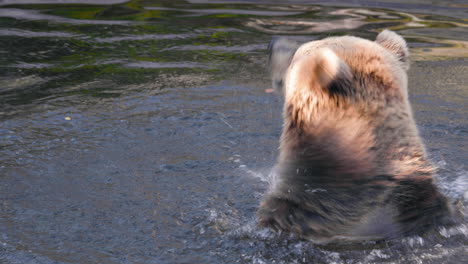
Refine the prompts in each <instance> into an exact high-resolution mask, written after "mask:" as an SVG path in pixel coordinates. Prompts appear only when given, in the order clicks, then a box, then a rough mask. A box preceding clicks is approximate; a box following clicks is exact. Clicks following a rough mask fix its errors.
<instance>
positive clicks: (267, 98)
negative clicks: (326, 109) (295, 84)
mask: <svg viewBox="0 0 468 264" xmlns="http://www.w3.org/2000/svg"><path fill="white" fill-rule="evenodd" d="M34 2H35V3H36V4H33V3H34ZM39 2H40V4H37V3H39ZM59 2H60V3H61V4H59ZM307 2H308V1H291V2H289V3H284V4H271V3H269V2H267V1H233V2H231V3H223V2H222V1H219V2H216V3H213V2H211V1H210V3H204V1H192V2H191V3H190V2H186V1H144V0H140V1H138V0H134V1H119V0H115V1H104V0H102V1H85V0H81V1H78V0H75V1H58V0H57V1H53V0H47V1H29V0H21V1H10V0H3V1H1V0H0V70H1V71H0V216H1V217H0V262H4V263H381V262H386V263H460V260H462V259H463V258H468V252H467V246H468V239H467V236H468V222H466V221H464V222H463V223H461V224H460V225H458V226H456V227H453V228H450V229H447V228H445V229H440V230H437V231H435V232H433V233H431V234H428V235H426V236H424V237H419V236H414V237H408V238H404V239H400V240H396V241H389V242H386V243H368V244H362V245H328V246H316V245H312V244H311V243H309V242H306V241H300V240H297V239H295V238H290V237H283V236H280V235H278V234H275V233H272V232H270V231H268V230H264V229H259V228H258V227H256V225H255V219H254V215H255V211H256V208H257V206H258V201H259V199H260V197H261V196H262V194H263V193H264V192H265V190H266V188H267V187H268V186H267V185H268V183H267V182H268V178H269V177H270V173H271V167H272V166H273V164H274V162H275V158H276V153H277V145H278V143H277V141H278V138H279V135H280V131H281V108H282V106H281V101H280V99H279V98H278V97H277V96H276V95H272V94H269V93H265V89H266V88H269V83H270V81H269V77H268V74H267V72H266V66H265V65H266V57H267V56H266V48H267V43H268V42H269V41H270V39H271V38H272V37H275V36H278V35H287V36H289V37H291V38H295V39H298V40H300V41H307V40H312V39H318V38H323V37H327V36H334V35H345V34H351V35H356V36H360V37H365V38H371V39H372V38H374V37H375V35H376V34H377V32H378V31H380V30H382V29H383V28H390V29H393V30H396V31H398V32H399V33H400V34H402V35H403V36H404V37H405V38H406V39H407V40H408V42H409V46H410V48H411V53H412V59H413V64H412V69H411V70H410V85H409V88H410V99H411V101H412V104H413V108H414V111H415V117H416V119H417V122H418V125H419V127H420V130H421V135H422V137H423V138H424V139H425V142H426V145H427V147H428V152H429V154H430V156H431V157H432V159H433V161H434V162H435V163H436V165H437V166H438V167H439V168H440V170H439V174H438V179H439V183H438V184H439V186H440V187H441V189H442V190H443V192H444V193H446V194H447V195H448V196H449V197H451V198H452V199H453V200H459V201H460V206H461V207H463V206H465V207H466V204H467V202H468V191H467V190H468V174H467V169H466V165H465V164H466V160H467V152H466V149H467V147H468V146H467V134H468V121H467V119H466V117H467V116H468V113H467V112H468V111H467V97H468V86H467V85H466V84H467V83H468V74H467V72H468V63H467V61H468V59H467V58H468V52H467V50H468V48H467V45H468V44H467V43H468V42H467V41H468V39H467V36H468V34H467V33H468V30H467V27H468V24H467V15H466V14H467V12H468V6H467V5H466V4H463V1H456V0H452V1H444V2H438V3H433V4H431V5H429V4H427V3H424V1H422V0H415V1H398V2H395V1H385V0H381V1H359V2H360V4H359V3H357V2H356V1H353V2H352V3H346V2H345V1H328V2H320V1H319V2H317V3H316V4H315V5H310V4H307ZM64 3H66V4H64ZM363 6H366V7H363ZM462 210H465V209H463V208H462ZM464 212H465V213H466V210H465V211H464Z"/></svg>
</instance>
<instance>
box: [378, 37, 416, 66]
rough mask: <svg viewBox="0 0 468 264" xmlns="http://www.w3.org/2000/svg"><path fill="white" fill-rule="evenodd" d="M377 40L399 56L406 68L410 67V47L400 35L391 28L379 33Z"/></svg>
mask: <svg viewBox="0 0 468 264" xmlns="http://www.w3.org/2000/svg"><path fill="white" fill-rule="evenodd" d="M375 42H376V43H378V44H380V45H381V46H382V47H384V48H386V49H387V50H389V51H390V52H391V53H393V54H394V55H395V56H397V58H398V60H399V61H401V62H402V66H403V68H404V69H405V70H408V69H409V51H408V47H407V45H406V41H405V40H404V39H403V38H402V37H401V36H400V35H398V34H397V33H395V32H393V31H390V30H384V31H382V32H380V34H379V35H377V38H376V39H375Z"/></svg>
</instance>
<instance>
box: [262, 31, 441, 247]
mask: <svg viewBox="0 0 468 264" xmlns="http://www.w3.org/2000/svg"><path fill="white" fill-rule="evenodd" d="M407 69H408V49H407V47H406V43H405V42H404V40H403V39H402V38H401V37H400V36H398V35H397V34H395V33H393V32H390V31H384V32H382V33H381V34H380V35H379V36H378V37H377V40H376V42H372V41H369V40H365V39H361V38H356V37H350V36H345V37H336V38H327V39H324V40H319V41H313V42H309V43H306V44H304V45H302V46H300V47H299V49H298V50H297V51H296V53H295V55H294V57H293V58H292V61H291V64H290V66H289V68H288V69H287V71H286V73H285V75H284V80H282V83H283V82H284V87H283V89H284V91H283V94H284V97H285V104H284V113H283V118H284V126H283V133H282V136H281V141H280V155H279V159H278V164H277V168H278V180H277V182H276V183H275V184H274V186H272V188H271V190H270V191H269V193H268V194H267V195H266V196H265V197H264V199H263V201H262V203H261V205H260V209H259V211H258V214H257V215H258V220H259V223H260V225H262V226H266V227H270V228H273V229H276V230H281V231H285V232H292V233H295V234H297V235H299V236H300V237H303V238H307V239H311V240H313V241H316V242H329V241H333V240H336V239H342V238H344V239H358V240H360V239H386V238H393V237H397V236H400V235H405V234H410V233H412V232H420V231H422V230H425V229H426V228H427V227H428V226H433V225H435V224H437V223H440V222H441V221H442V219H444V217H445V216H446V215H447V213H448V211H449V210H450V209H449V206H448V204H447V201H446V198H445V197H444V196H442V195H441V194H440V193H439V192H438V190H437V188H436V187H435V186H434V184H433V178H432V175H433V173H434V167H433V166H432V165H431V164H430V162H429V161H428V160H427V157H426V153H425V149H424V146H423V144H422V142H421V139H420V137H419V135H418V131H417V128H416V125H415V122H414V120H413V117H412V111H411V107H410V104H409V101H408V95H407V87H406V86H407V76H406V70H407Z"/></svg>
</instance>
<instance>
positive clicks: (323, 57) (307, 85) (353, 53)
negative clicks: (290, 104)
mask: <svg viewBox="0 0 468 264" xmlns="http://www.w3.org/2000/svg"><path fill="white" fill-rule="evenodd" d="M298 46H299V45H298V44H297V43H296V42H293V41H287V40H284V39H279V40H276V41H274V43H272V44H271V45H270V51H271V55H270V67H271V71H272V79H273V86H274V87H275V88H276V89H277V90H280V91H282V92H283V93H284V95H285V96H286V98H288V97H289V96H291V95H292V94H294V93H296V92H298V89H300V90H301V91H300V92H301V93H303V92H304V91H305V90H303V89H306V90H310V89H311V88H312V89H313V90H316V91H324V90H325V91H328V92H330V93H332V94H333V93H342V94H343V95H349V93H353V92H355V89H358V88H357V87H356V86H359V85H360V84H361V85H362V84H363V83H365V84H366V85H367V86H370V88H369V87H366V88H365V90H363V91H368V90H369V89H372V87H374V86H375V89H386V90H387V91H385V92H386V94H390V95H391V94H392V92H391V90H392V89H393V90H394V92H393V94H394V95H396V96H398V95H400V96H403V97H406V96H407V88H406V87H407V75H406V71H407V70H408V69H409V52H408V48H407V45H406V42H405V40H404V39H403V38H402V37H401V36H399V35H398V34H396V33H395V32H393V31H389V30H384V31H383V32H381V33H380V34H379V35H378V36H377V38H376V40H375V41H369V40H366V39H362V38H358V37H352V36H342V37H330V38H325V39H322V40H316V41H311V42H308V43H305V44H303V45H301V46H300V47H299V48H297V47H298ZM296 49H297V50H296Z"/></svg>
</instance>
